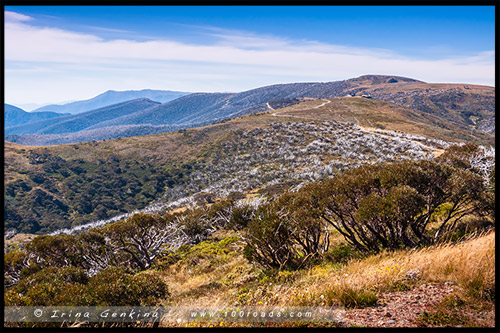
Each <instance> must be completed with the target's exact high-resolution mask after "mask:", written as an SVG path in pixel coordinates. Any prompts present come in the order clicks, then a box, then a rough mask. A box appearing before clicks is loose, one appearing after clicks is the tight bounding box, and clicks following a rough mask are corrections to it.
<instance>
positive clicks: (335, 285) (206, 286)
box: [157, 232, 495, 320]
mask: <svg viewBox="0 0 500 333" xmlns="http://www.w3.org/2000/svg"><path fill="white" fill-rule="evenodd" d="M228 236H230V237H234V235H233V234H231V235H229V234H228ZM226 243H227V242H226ZM217 244H218V245H217ZM222 244H225V243H224V242H219V243H214V244H212V245H213V246H215V247H217V246H218V247H219V250H218V251H221V248H220V246H222ZM236 244H237V242H233V243H229V244H225V245H224V246H223V248H225V249H226V250H227V251H228V252H227V253H226V254H225V260H224V261H220V260H219V261H218V260H216V259H215V258H213V257H210V256H208V257H206V258H204V259H202V261H200V262H198V263H197V264H195V265H194V266H190V267H188V266H187V263H188V262H189V260H187V259H186V260H183V261H179V262H177V263H176V264H174V265H172V266H170V267H169V268H168V269H167V270H164V271H159V272H157V273H158V274H161V276H162V277H163V278H164V279H165V281H166V282H167V284H168V286H169V290H170V291H171V292H172V298H171V304H175V305H185V304H190V305H191V304H192V305H199V306H208V305H210V306H212V305H215V304H217V305H281V306H286V305H289V306H301V305H302V306H310V305H317V306H328V305H344V306H346V307H364V306H371V305H374V304H375V303H376V299H377V296H376V295H377V294H378V293H380V292H387V291H405V290H409V289H410V288H411V287H412V286H416V285H419V284H423V283H432V282H435V283H444V282H452V283H454V284H455V285H457V286H458V287H459V290H460V293H461V294H460V295H463V296H461V297H462V298H464V299H466V300H469V301H470V300H471V299H472V298H471V297H474V299H478V297H479V298H481V297H482V299H484V300H492V299H493V300H494V290H495V284H494V283H495V235H494V232H489V233H486V234H481V235H475V236H470V237H469V238H468V239H466V240H463V241H462V242H460V243H445V244H439V245H436V246H431V247H426V248H421V249H415V250H400V251H393V252H382V253H380V254H377V255H371V256H367V257H364V258H359V257H351V258H350V259H348V260H347V261H345V260H343V261H342V262H331V261H328V260H325V261H323V263H321V264H318V265H315V266H312V267H307V268H304V269H301V270H298V271H281V272H277V271H275V272H269V271H262V270H261V269H259V268H258V267H257V266H253V265H250V264H249V263H248V262H247V261H246V259H244V258H243V256H242V254H241V249H239V248H238V247H237V246H235V245H236ZM209 248H210V246H208V245H207V244H205V245H204V246H199V247H198V249H199V250H201V249H204V251H207V249H209ZM212 252H213V253H215V252H217V251H215V252H214V251H212ZM192 255H193V256H194V257H197V258H199V257H203V256H200V255H199V253H198V254H192ZM188 259H189V258H188ZM209 262H211V263H212V264H210V263H209ZM202 270H203V272H202ZM195 273H196V274H195ZM200 273H201V274H200ZM429 320H431V319H429Z"/></svg>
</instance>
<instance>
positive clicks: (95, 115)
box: [5, 98, 160, 135]
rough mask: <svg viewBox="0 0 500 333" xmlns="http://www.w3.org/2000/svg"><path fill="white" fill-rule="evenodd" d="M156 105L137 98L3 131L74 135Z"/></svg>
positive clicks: (150, 101) (6, 133) (9, 132)
mask: <svg viewBox="0 0 500 333" xmlns="http://www.w3.org/2000/svg"><path fill="white" fill-rule="evenodd" d="M157 105H160V103H159V102H155V101H152V100H150V99H147V98H138V99H134V100H131V101H126V102H122V103H118V104H114V105H110V106H106V107H103V108H99V109H96V110H92V111H88V112H84V113H80V114H75V115H67V116H64V117H59V118H57V119H49V120H43V121H38V122H35V123H31V124H26V125H21V126H14V127H10V128H7V129H5V135H9V134H18V135H20V134H63V133H76V132H79V131H82V130H85V129H87V128H88V127H91V126H93V125H95V124H98V123H100V122H102V121H106V120H109V119H113V118H117V117H120V116H123V115H126V114H129V113H134V112H137V111H140V110H144V109H148V108H150V107H154V106H157Z"/></svg>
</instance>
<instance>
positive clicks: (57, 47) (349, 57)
mask: <svg viewBox="0 0 500 333" xmlns="http://www.w3.org/2000/svg"><path fill="white" fill-rule="evenodd" d="M7 13H9V14H8V16H9V20H6V23H5V58H6V61H7V72H6V86H7V87H6V88H8V85H9V80H10V79H11V78H13V76H14V74H15V73H12V72H9V67H8V66H9V63H20V62H22V63H24V64H25V65H26V64H30V63H33V64H34V65H33V70H36V71H40V64H41V63H43V64H45V65H44V66H45V67H46V68H49V69H50V68H61V67H63V68H65V72H66V74H67V77H68V80H71V79H72V75H76V73H78V77H79V78H80V79H82V77H85V78H87V79H89V80H88V81H92V78H93V79H95V80H101V81H103V82H106V83H107V84H111V80H112V79H116V74H113V75H111V74H110V72H111V71H113V69H116V68H117V67H118V68H120V69H121V70H122V71H123V73H121V74H120V77H121V78H122V81H121V82H120V83H123V82H134V84H135V85H141V84H142V87H143V88H150V87H151V84H152V83H156V84H161V82H169V83H172V84H174V85H175V84H176V83H177V84H179V85H181V87H175V86H167V85H165V86H163V88H164V89H174V90H188V91H195V90H205V91H210V90H211V89H220V90H225V91H239V90H244V89H249V88H252V87H257V86H259V85H265V84H272V83H280V82H291V81H332V80H339V79H347V78H351V77H355V76H359V75H363V74H367V73H374V74H375V73H378V74H391V75H403V76H409V77H413V78H416V79H420V80H424V81H429V82H463V83H471V84H473V83H476V84H486V85H493V84H494V72H495V71H494V69H495V67H494V51H485V52H482V53H480V54H477V55H475V56H473V57H460V56H457V57H449V58H446V59H439V60H434V59H421V58H409V57H404V56H400V55H398V54H397V53H396V52H394V51H391V50H377V49H375V50H374V49H363V48H356V47H349V46H342V45H331V44H326V43H319V42H316V41H306V40H291V39H286V38H281V37H276V36H268V35H257V34H253V33H250V32H244V31H231V30H224V29H218V28H216V27H206V28H205V33H207V34H209V35H211V36H212V37H214V38H215V41H214V42H213V43H210V44H205V45H200V44H193V43H185V42H179V41H172V40H167V39H157V40H149V41H134V40H129V39H112V40H104V39H102V38H100V37H98V36H96V35H94V34H89V33H80V32H73V31H67V30H62V29H57V28H51V27H38V26H36V25H34V24H31V22H32V18H30V17H28V16H25V15H22V14H19V13H14V12H6V17H7ZM96 29H98V27H96ZM109 30H114V29H109ZM85 67H92V68H94V69H95V70H93V71H88V73H87V74H85V71H83V70H82V68H85ZM167 68H168V71H167V70H166V69H167ZM97 73H99V74H97ZM91 75H99V77H92V76H91ZM127 75H129V77H128V78H127V79H125V80H123V78H124V77H127ZM141 78H142V79H141ZM189 78H192V79H191V81H190V82H191V86H190V87H189ZM58 79H60V77H58ZM46 80H51V78H50V77H46ZM223 80H226V82H227V84H228V85H227V86H225V84H224V82H222V81H223ZM215 81H217V82H215ZM120 83H117V82H115V85H119V84H120ZM53 84H54V86H55V85H56V83H53ZM62 84H63V83H61V85H62ZM80 86H81V85H80ZM61 89H63V88H61ZM108 89H116V87H115V86H109V87H108ZM7 91H8V92H10V93H12V89H11V90H9V89H7ZM68 98H73V97H72V96H68Z"/></svg>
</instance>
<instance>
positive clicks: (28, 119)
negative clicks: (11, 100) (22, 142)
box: [4, 104, 66, 128]
mask: <svg viewBox="0 0 500 333" xmlns="http://www.w3.org/2000/svg"><path fill="white" fill-rule="evenodd" d="M64 115H66V114H65V113H56V112H36V113H31V112H26V111H24V110H23V109H21V108H18V107H17V106H14V105H10V104H5V105H4V127H5V128H7V127H12V126H18V125H24V124H30V123H34V122H37V121H40V120H45V119H51V118H56V117H61V116H64Z"/></svg>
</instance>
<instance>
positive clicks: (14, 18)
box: [5, 11, 33, 22]
mask: <svg viewBox="0 0 500 333" xmlns="http://www.w3.org/2000/svg"><path fill="white" fill-rule="evenodd" d="M31 20H33V18H32V17H31V16H27V15H24V14H20V13H16V12H11V11H5V22H23V21H31Z"/></svg>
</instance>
